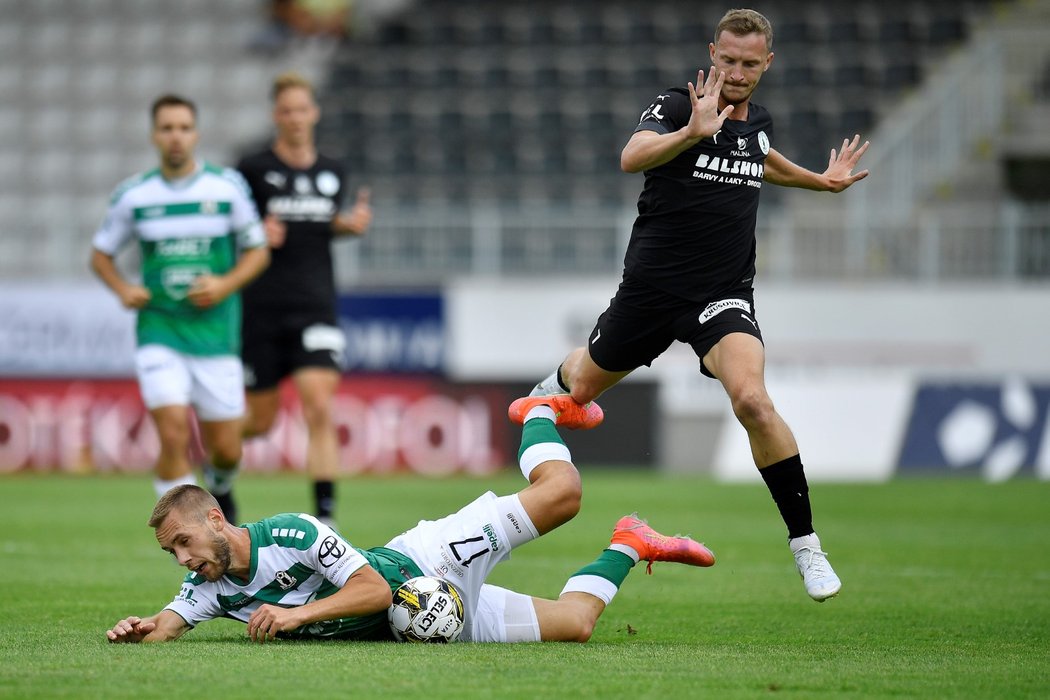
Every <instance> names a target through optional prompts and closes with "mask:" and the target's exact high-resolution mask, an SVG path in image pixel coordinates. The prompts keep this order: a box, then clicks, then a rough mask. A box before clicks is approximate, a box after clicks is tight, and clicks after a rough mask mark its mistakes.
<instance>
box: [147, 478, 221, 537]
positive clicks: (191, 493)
mask: <svg viewBox="0 0 1050 700" xmlns="http://www.w3.org/2000/svg"><path fill="white" fill-rule="evenodd" d="M218 507H219V502H218V501H216V500H215V497H214V496H212V495H211V494H210V493H208V492H207V491H206V490H205V489H202V488H201V487H200V486H195V485H193V484H182V485H180V486H176V487H175V488H173V489H171V490H169V491H168V492H167V493H165V494H164V495H163V496H161V497H160V500H159V501H157V505H155V506H153V514H152V515H150V516H149V526H150V527H152V528H153V529H154V530H156V529H157V528H158V527H160V525H161V523H163V522H164V519H165V518H167V517H168V515H170V514H171V512H172V511H173V510H177V511H179V512H180V513H182V514H183V515H189V516H195V517H196V518H197V519H198V520H200V521H203V520H205V519H206V518H207V517H208V512H209V511H210V510H211V509H212V508H218Z"/></svg>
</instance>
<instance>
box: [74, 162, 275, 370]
mask: <svg viewBox="0 0 1050 700" xmlns="http://www.w3.org/2000/svg"><path fill="white" fill-rule="evenodd" d="M133 239H136V240H138V242H139V245H140V247H141V253H142V283H143V285H144V286H145V287H146V288H147V289H149V291H150V295H151V298H150V302H149V304H147V305H146V307H145V308H143V309H142V310H141V311H140V312H139V315H138V328H137V331H138V342H139V345H146V344H148V343H158V344H160V345H166V346H168V347H171V348H173V349H175V350H178V351H180V352H185V353H187V354H191V355H237V354H239V352H240V318H241V306H240V295H239V294H233V295H231V296H229V297H227V298H226V299H224V300H223V301H222V302H221V303H219V304H217V305H215V306H213V307H210V308H207V309H200V308H197V307H195V306H194V305H193V304H191V303H190V302H189V301H188V300H187V298H186V295H187V292H188V290H189V288H190V287H191V286H192V285H193V283H194V281H195V280H196V279H197V277H200V276H201V275H223V274H226V273H227V272H229V271H230V270H231V269H232V268H233V267H234V265H236V263H237V256H238V254H239V251H240V250H243V249H247V248H256V247H260V246H263V245H266V235H265V233H264V231H263V228H262V224H261V223H260V221H259V215H258V213H257V212H256V210H255V204H254V202H253V201H252V199H251V196H250V194H249V191H248V187H247V184H246V183H245V181H244V179H243V178H242V177H241V175H240V174H239V173H237V172H236V171H235V170H232V169H229V168H218V167H216V166H213V165H210V164H207V163H205V164H204V165H203V166H202V167H201V168H200V169H199V170H198V171H197V172H196V173H194V174H193V175H191V176H190V177H188V178H185V179H183V180H179V181H168V180H165V179H164V178H163V177H162V176H161V174H160V171H159V170H153V171H150V172H147V173H144V174H142V175H138V176H136V177H133V178H129V179H128V180H125V181H124V182H123V183H121V185H120V186H119V187H118V188H117V190H116V191H115V192H114V195H113V198H112V200H111V202H110V207H109V211H108V212H107V215H106V218H105V220H104V221H103V223H102V225H101V227H100V228H99V230H98V231H97V232H96V233H95V237H94V241H93V244H94V247H95V248H97V249H98V250H100V251H102V252H103V253H106V254H108V255H115V254H116V253H117V252H119V251H120V249H121V248H123V247H124V246H125V245H127V244H128V243H129V242H130V241H132V240H133Z"/></svg>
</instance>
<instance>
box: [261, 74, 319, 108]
mask: <svg viewBox="0 0 1050 700" xmlns="http://www.w3.org/2000/svg"><path fill="white" fill-rule="evenodd" d="M291 88H303V89H304V90H306V91H307V92H309V93H310V97H312V98H314V99H315V100H316V99H317V92H316V91H315V90H314V84H313V83H312V82H310V80H309V79H308V78H307V77H306V76H305V75H303V74H302V73H299V72H297V71H294V70H290V71H285V72H284V73H281V74H280V75H278V76H277V77H276V78H274V79H273V84H272V85H271V86H270V99H271V100H273V101H276V100H277V97H278V96H279V95H280V94H281V93H282V92H284V91H285V90H290V89H291Z"/></svg>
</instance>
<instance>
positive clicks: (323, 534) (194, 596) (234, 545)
mask: <svg viewBox="0 0 1050 700" xmlns="http://www.w3.org/2000/svg"><path fill="white" fill-rule="evenodd" d="M600 420H601V415H600V412H597V409H596V407H595V408H591V409H588V408H584V407H582V406H579V405H577V404H575V403H574V402H573V401H572V400H571V399H569V398H568V397H553V396H552V397H542V399H537V400H535V404H534V406H533V407H532V408H531V409H530V410H529V411H528V414H527V416H526V420H525V422H524V426H523V428H522V440H521V450H520V452H519V453H518V461H519V464H520V466H521V471H522V473H523V474H524V475H525V477H526V478H527V479H528V481H529V485H528V486H527V487H525V488H524V489H523V490H521V491H519V492H518V493H516V494H513V495H510V496H500V497H497V496H496V495H495V494H493V493H492V492H491V491H490V492H488V493H485V494H483V495H482V496H481V497H479V498H478V499H476V500H475V501H473V502H472V503H470V504H468V505H467V506H465V507H464V508H462V509H461V510H460V511H459V512H457V513H453V514H452V515H449V516H447V517H445V518H442V519H440V520H434V521H428V520H424V521H420V522H419V524H418V525H416V526H415V527H413V528H411V529H410V530H408V531H407V532H404V533H402V534H400V535H398V536H397V537H395V538H394V539H393V540H391V541H390V542H389V543H387V545H386V546H384V547H374V548H372V549H358V548H355V547H353V546H352V545H351V544H350V543H349V542H347V541H346V540H345V539H343V537H342V536H341V535H339V533H337V532H336V531H334V530H332V529H331V528H329V527H327V526H326V525H324V524H323V523H321V522H320V521H318V520H317V519H316V518H314V517H313V516H311V515H307V514H305V513H304V514H298V515H296V514H290V513H285V514H282V515H277V516H274V517H272V518H268V519H266V520H262V521H259V522H257V523H250V524H248V525H245V526H242V527H237V526H235V525H233V524H231V523H229V522H228V521H227V520H226V519H225V518H224V517H223V514H222V510H221V509H220V508H219V506H218V503H217V502H216V501H215V499H214V498H213V497H212V496H211V495H210V494H209V493H208V492H207V491H205V490H204V489H201V488H198V487H196V486H192V485H185V486H179V487H176V488H175V489H172V490H171V491H169V492H168V493H167V494H166V495H165V496H163V497H162V498H161V499H160V501H158V502H157V505H156V507H155V508H154V510H153V515H152V517H151V518H150V520H149V525H150V527H153V528H154V529H155V530H156V536H157V541H158V542H159V543H160V546H161V548H162V549H164V550H165V551H167V552H170V553H171V554H172V555H173V556H174V557H175V559H176V560H177V561H178V563H179V564H180V565H181V566H185V567H186V568H187V569H189V572H190V573H189V574H188V575H187V576H186V578H185V580H184V581H183V583H182V590H181V591H180V592H179V594H178V596H177V597H176V598H175V600H173V601H172V602H171V603H170V604H169V605H168V606H167V607H165V608H164V609H163V610H161V611H160V612H158V613H157V614H155V615H152V616H150V617H146V618H139V617H127V618H125V619H123V620H121V621H120V622H118V623H117V624H116V625H114V626H113V628H112V629H110V630H109V631H108V632H106V636H107V638H108V639H109V641H111V642H142V641H145V642H152V641H168V640H172V639H177V638H178V637H180V636H181V635H182V634H183V633H185V632H186V631H187V630H189V629H190V628H192V627H194V626H196V625H197V623H199V622H203V621H204V620H210V619H213V618H217V617H232V618H234V619H237V620H241V621H243V622H246V623H248V630H247V632H248V636H249V637H251V638H252V639H253V640H255V641H259V642H263V641H266V640H268V639H273V638H275V637H276V636H278V635H280V636H282V637H290V638H313V639H317V638H324V639H360V640H381V639H393V636H392V634H391V632H390V629H389V626H388V623H387V609H388V608H389V607H390V604H391V600H392V595H391V592H392V590H394V589H396V588H397V587H398V586H399V585H400V584H401V583H403V582H404V581H406V580H407V579H409V578H412V577H415V576H421V575H427V576H437V577H440V578H443V579H445V580H447V581H449V582H450V583H452V584H453V585H454V586H455V587H456V588H457V589H458V590H459V592H460V594H461V596H462V598H463V605H464V609H465V615H464V618H465V619H464V630H463V634H462V637H461V639H463V640H469V641H475V642H527V641H528V642H531V641H541V640H543V641H578V642H585V641H587V640H588V639H589V638H590V636H591V632H592V631H593V629H594V624H595V622H596V621H597V620H598V617H599V616H600V615H601V613H602V611H603V610H604V609H605V606H606V605H608V604H609V602H611V601H612V599H613V596H614V595H615V594H616V591H617V590H618V588H619V586H620V584H622V583H623V581H624V579H625V578H626V577H627V574H628V573H629V572H630V570H631V568H632V567H633V566H634V565H635V564H636V563H638V561H640V560H642V559H645V560H648V561H649V562H650V563H651V562H654V561H672V562H679V563H683V564H690V565H693V566H711V565H712V564H714V562H715V557H714V554H713V553H712V552H711V551H710V550H708V549H707V548H706V547H704V546H703V545H702V544H700V543H699V542H695V541H693V540H691V539H689V538H687V537H667V536H665V535H661V534H660V533H658V532H656V531H655V530H653V529H652V528H650V527H649V526H648V525H646V524H645V522H644V521H642V520H639V519H638V518H637V517H635V516H625V517H624V518H621V519H620V520H619V522H617V523H616V526H615V528H614V530H613V535H612V543H611V544H610V546H609V547H608V548H607V549H605V550H604V551H603V552H602V553H601V554H600V555H599V557H598V558H597V559H596V560H595V561H593V562H591V563H590V564H588V565H587V566H585V567H583V568H582V569H580V570H579V571H577V572H576V573H575V574H573V575H572V576H571V577H570V578H569V580H568V582H567V583H566V584H565V587H564V589H563V590H562V593H561V596H560V597H559V598H558V599H557V600H548V599H543V598H534V597H530V596H527V595H523V594H521V593H516V592H514V591H510V590H507V589H505V588H500V587H498V586H493V585H489V584H486V583H485V579H486V578H487V577H488V575H489V573H490V572H491V571H492V569H493V567H494V566H495V565H496V564H498V563H499V562H501V561H503V560H504V559H506V558H507V557H508V556H509V555H510V551H511V550H512V549H514V548H515V547H519V546H521V545H523V544H525V543H526V542H529V541H531V540H533V539H536V538H537V537H539V536H540V535H543V534H545V533H547V532H550V531H551V530H553V529H554V528H556V527H558V526H559V525H561V524H562V523H565V522H567V521H568V520H570V519H571V518H572V517H573V516H575V515H576V513H577V512H578V511H579V508H580V495H581V487H580V475H579V473H578V472H577V471H576V467H574V466H573V464H572V462H571V461H570V460H571V457H570V455H569V450H568V448H567V447H566V446H565V443H564V442H563V441H562V439H561V437H560V436H559V435H558V431H557V429H556V428H555V424H556V423H557V424H558V425H562V426H565V427H570V428H572V427H576V428H585V427H591V426H592V425H593V424H596V423H597V422H599V421H600Z"/></svg>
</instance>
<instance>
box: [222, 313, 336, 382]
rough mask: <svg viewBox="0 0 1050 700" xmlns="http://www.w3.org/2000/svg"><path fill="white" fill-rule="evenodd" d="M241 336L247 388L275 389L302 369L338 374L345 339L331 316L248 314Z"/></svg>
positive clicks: (325, 314)
mask: <svg viewBox="0 0 1050 700" xmlns="http://www.w3.org/2000/svg"><path fill="white" fill-rule="evenodd" d="M242 330H243V332H242V335H241V360H242V361H243V362H244V386H245V388H246V389H247V390H248V391H262V390H264V389H272V388H273V387H275V386H277V384H278V383H280V381H281V380H282V379H284V378H285V377H287V376H288V375H290V374H291V373H292V372H294V371H296V370H297V369H301V368H303V367H329V368H332V369H335V370H339V369H340V368H341V365H342V361H343V351H344V350H345V349H346V336H344V335H343V331H342V329H341V328H339V326H338V324H337V323H336V320H335V318H334V317H333V316H332V314H331V313H326V312H319V313H303V312H296V313H275V312H265V311H263V312H255V313H252V312H251V310H248V311H247V312H246V313H245V315H244V324H243V326H242Z"/></svg>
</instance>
